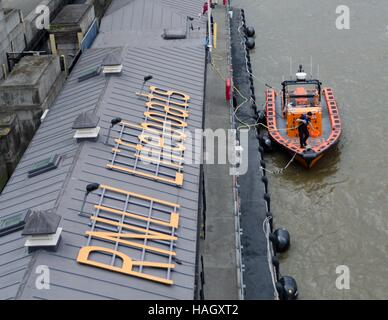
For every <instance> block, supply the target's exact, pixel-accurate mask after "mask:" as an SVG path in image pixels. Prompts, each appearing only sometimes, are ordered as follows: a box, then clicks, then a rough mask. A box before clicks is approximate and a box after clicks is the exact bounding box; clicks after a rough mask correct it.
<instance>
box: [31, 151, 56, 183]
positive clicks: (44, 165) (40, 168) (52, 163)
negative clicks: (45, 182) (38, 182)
mask: <svg viewBox="0 0 388 320" xmlns="http://www.w3.org/2000/svg"><path fill="white" fill-rule="evenodd" d="M60 161H61V156H59V155H57V154H55V155H53V156H51V157H50V158H47V159H44V160H42V161H39V162H36V163H35V164H34V165H33V167H32V169H31V170H30V171H28V177H29V178H32V177H35V176H38V175H40V174H42V173H45V172H47V171H51V170H54V169H56V168H58V165H59V162H60Z"/></svg>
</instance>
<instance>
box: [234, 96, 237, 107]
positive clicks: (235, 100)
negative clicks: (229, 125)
mask: <svg viewBox="0 0 388 320" xmlns="http://www.w3.org/2000/svg"><path fill="white" fill-rule="evenodd" d="M233 108H235V109H236V108H237V97H236V95H235V94H234V95H233Z"/></svg>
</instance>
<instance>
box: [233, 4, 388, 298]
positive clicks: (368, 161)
mask: <svg viewBox="0 0 388 320" xmlns="http://www.w3.org/2000/svg"><path fill="white" fill-rule="evenodd" d="M232 5H233V6H235V7H240V8H244V9H245V12H246V19H247V24H248V25H252V26H254V27H255V29H256V48H255V49H254V50H253V51H252V52H251V60H252V66H253V72H254V73H255V75H256V76H257V77H258V78H259V79H257V80H255V81H256V83H255V89H256V96H257V99H258V100H259V102H260V103H264V94H263V92H264V89H265V88H264V86H263V83H269V84H271V85H272V86H275V87H276V88H280V82H281V81H282V80H283V78H284V77H285V78H289V76H290V57H291V59H292V65H293V67H292V72H293V73H295V71H296V69H297V67H298V65H299V63H302V64H303V65H304V67H305V71H307V72H308V73H310V64H311V60H312V65H313V75H314V76H316V77H317V76H318V73H319V78H320V80H321V81H323V83H324V86H330V87H332V88H333V89H334V94H335V96H336V98H337V102H338V104H339V108H340V114H341V118H342V122H343V125H344V130H343V136H342V139H341V142H340V144H339V145H338V148H337V149H336V150H333V151H332V152H330V154H328V155H327V156H326V157H325V158H324V159H322V160H321V161H320V162H319V163H318V166H317V167H316V168H314V169H312V170H309V171H308V170H305V169H303V168H302V167H300V166H299V165H298V164H296V163H295V164H292V165H291V166H290V167H289V168H288V169H287V171H286V172H285V173H284V174H283V175H280V176H271V178H270V188H271V196H272V198H271V199H272V211H273V214H274V217H275V218H274V219H275V220H274V222H275V225H276V226H283V227H286V228H287V229H288V230H289V231H290V233H291V237H292V244H291V249H290V250H289V251H288V252H287V253H286V254H284V255H283V256H282V257H281V265H280V268H281V273H282V274H283V275H286V274H288V275H291V276H293V277H294V278H295V279H296V280H297V282H298V286H299V291H300V299H388V201H387V194H388V140H387V136H386V135H387V134H388V2H387V1H386V0H368V1H365V0H351V1H350V0H325V1H322V0H293V1H290V0H264V1H263V0H232ZM340 5H347V6H348V7H349V9H350V29H349V30H338V29H337V28H336V19H337V17H338V15H337V14H336V8H337V7H338V6H340ZM267 159H268V161H269V163H268V167H269V168H270V167H283V166H284V165H285V164H286V163H287V162H288V161H289V160H290V158H289V156H288V155H285V154H282V153H281V152H277V153H275V154H272V155H269V156H267ZM340 265H346V266H347V267H348V268H349V271H350V278H349V279H350V289H348V290H347V289H344V290H339V289H337V287H336V279H337V277H338V274H336V268H337V266H340Z"/></svg>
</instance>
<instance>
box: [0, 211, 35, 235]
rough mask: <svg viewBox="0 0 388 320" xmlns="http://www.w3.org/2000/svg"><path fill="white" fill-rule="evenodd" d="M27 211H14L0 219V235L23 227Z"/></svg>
mask: <svg viewBox="0 0 388 320" xmlns="http://www.w3.org/2000/svg"><path fill="white" fill-rule="evenodd" d="M27 213H28V211H24V212H22V213H16V214H12V215H9V216H7V217H4V218H1V219H0V237H2V236H6V235H7V234H10V233H12V232H15V231H18V230H21V229H23V227H24V225H25V224H26V221H25V218H26V216H27Z"/></svg>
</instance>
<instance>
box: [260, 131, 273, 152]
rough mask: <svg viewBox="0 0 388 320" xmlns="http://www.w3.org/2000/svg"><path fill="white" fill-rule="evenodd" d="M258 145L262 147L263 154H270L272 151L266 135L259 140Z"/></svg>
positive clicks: (270, 142) (269, 140)
mask: <svg viewBox="0 0 388 320" xmlns="http://www.w3.org/2000/svg"><path fill="white" fill-rule="evenodd" d="M260 144H261V145H262V146H263V148H264V151H265V152H271V151H272V141H271V139H270V138H269V136H268V134H264V135H263V136H262V137H261V138H260Z"/></svg>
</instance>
